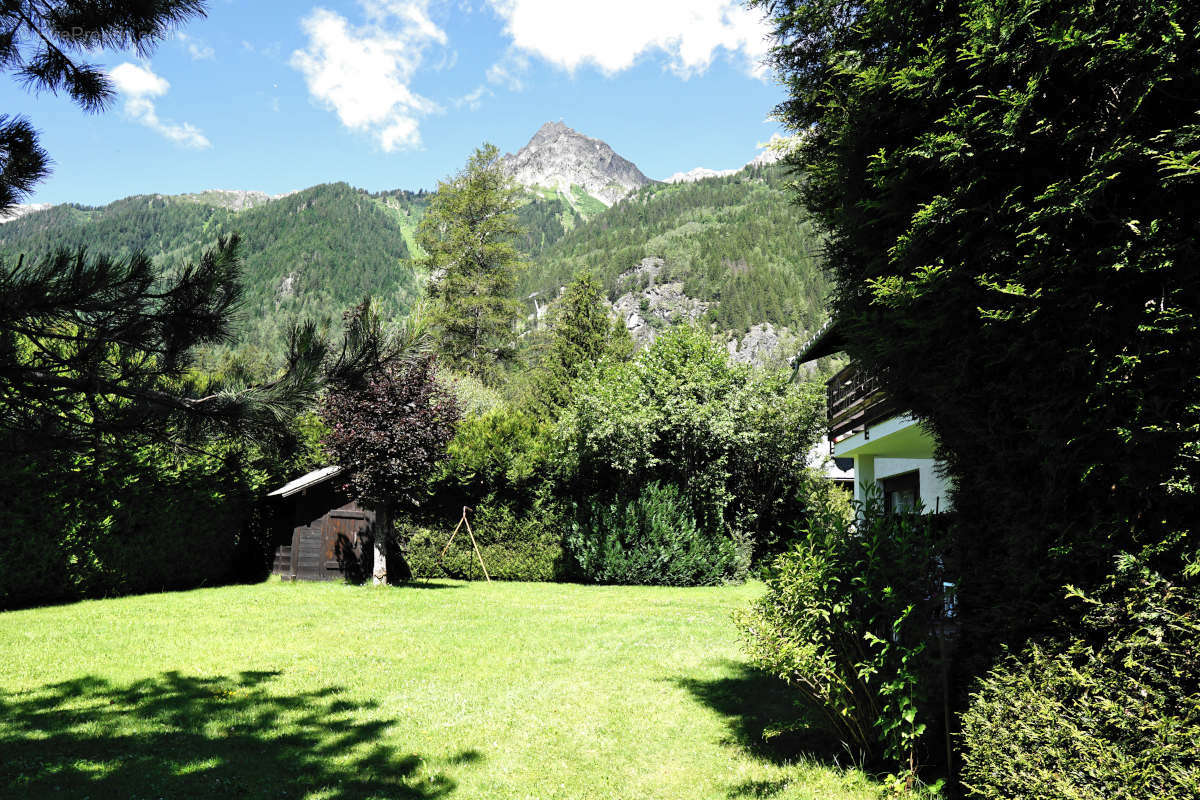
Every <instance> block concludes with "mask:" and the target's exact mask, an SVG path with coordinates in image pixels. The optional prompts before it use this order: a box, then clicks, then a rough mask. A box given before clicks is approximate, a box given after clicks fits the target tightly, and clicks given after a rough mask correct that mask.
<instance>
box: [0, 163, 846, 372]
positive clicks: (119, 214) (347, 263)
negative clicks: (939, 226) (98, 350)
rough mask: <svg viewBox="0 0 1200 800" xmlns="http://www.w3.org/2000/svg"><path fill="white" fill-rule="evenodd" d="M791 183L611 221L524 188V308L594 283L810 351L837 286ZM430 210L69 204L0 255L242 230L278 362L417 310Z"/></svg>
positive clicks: (251, 299) (742, 178) (760, 179)
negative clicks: (326, 329)
mask: <svg viewBox="0 0 1200 800" xmlns="http://www.w3.org/2000/svg"><path fill="white" fill-rule="evenodd" d="M785 184H786V178H785V177H784V175H783V172H782V170H781V169H780V168H778V167H774V166H765V167H764V166H750V167H747V168H746V169H743V170H741V171H740V172H738V173H736V174H734V175H730V176H724V177H715V178H708V179H704V180H698V181H695V182H691V183H675V184H666V183H654V184H651V185H648V186H645V187H643V188H641V189H638V190H636V191H634V192H633V193H632V194H630V195H629V196H628V197H626V198H625V199H623V200H619V201H618V202H616V203H615V204H614V205H613V206H612V207H611V208H605V207H604V206H603V204H601V203H600V201H598V200H596V199H595V198H593V197H591V196H588V195H586V194H580V196H579V197H574V198H570V199H568V198H566V197H565V196H564V195H563V194H562V193H561V192H558V191H550V190H540V189H539V188H533V189H530V190H528V191H527V192H526V194H525V197H524V201H523V204H522V205H521V207H520V208H519V210H518V216H519V218H520V221H521V224H522V226H523V228H524V229H525V231H526V234H525V235H524V237H523V238H522V239H521V241H519V242H518V245H519V247H520V248H521V250H522V251H523V252H524V253H526V254H527V256H528V260H529V263H530V268H529V269H528V270H527V271H526V272H525V273H524V274H523V275H522V277H521V282H520V286H519V291H520V294H521V296H522V297H525V296H528V295H529V294H532V293H533V292H539V293H541V296H542V297H543V298H550V297H553V296H554V295H555V294H557V292H558V288H559V287H560V286H562V285H564V284H566V283H567V282H568V281H569V280H570V279H571V277H572V275H573V274H574V273H575V272H577V271H579V270H580V269H589V270H591V271H592V272H593V273H594V274H595V275H596V276H597V277H598V278H599V279H601V280H602V282H603V283H604V286H605V288H606V290H607V291H608V294H609V298H610V299H611V300H613V301H618V300H620V301H621V303H620V306H621V308H622V309H624V310H625V313H626V314H627V315H629V314H630V312H637V311H638V310H639V309H640V311H641V314H642V317H643V318H644V321H645V322H646V323H647V324H651V323H652V324H653V326H656V327H662V326H664V325H669V324H672V323H673V322H676V321H679V320H678V319H677V318H686V319H689V320H692V319H695V320H696V321H699V322H701V323H706V324H711V325H713V327H714V328H715V330H716V331H718V332H719V331H730V332H731V334H732V336H733V337H734V338H738V337H741V336H742V335H743V334H744V333H745V332H746V331H747V330H748V329H750V328H751V327H752V326H754V325H758V324H761V323H770V324H771V325H773V326H775V327H777V328H788V329H789V330H790V331H791V336H792V338H793V339H795V338H803V336H804V335H805V333H806V332H809V331H812V330H814V329H815V328H816V327H817V326H818V325H819V324H820V322H821V321H822V320H823V317H824V310H823V308H824V299H825V297H826V294H827V292H828V285H827V283H826V280H825V276H824V274H823V272H822V270H821V268H820V265H819V262H818V260H817V257H816V253H817V251H818V248H819V238H818V236H817V234H816V233H815V232H814V230H813V228H812V226H811V225H810V223H809V222H808V220H807V218H806V215H805V214H804V213H803V211H802V210H801V209H798V208H797V207H796V206H795V205H794V204H793V203H792V202H791V201H790V199H789V195H788V193H787V191H786V186H785ZM580 191H582V190H580ZM430 196H431V195H430V193H429V192H427V191H424V190H422V191H415V192H413V191H404V190H395V191H388V192H380V193H376V194H369V193H367V192H364V191H361V190H359V189H355V188H352V187H351V186H349V185H347V184H345V183H335V184H324V185H321V186H314V187H312V188H309V189H305V190H303V191H300V192H296V193H293V194H289V195H285V196H282V197H276V198H271V197H268V196H267V195H264V194H262V193H256V192H200V193H197V194H191V195H178V196H164V195H140V196H136V197H129V198H125V199H123V200H118V201H116V202H114V203H111V204H109V205H107V206H103V207H99V208H90V207H84V206H79V205H61V206H54V207H51V208H47V209H43V210H39V211H35V212H32V213H29V214H27V215H25V216H22V217H20V218H18V219H14V220H12V221H10V222H8V223H6V224H4V225H0V257H3V258H5V259H15V258H16V257H18V256H19V255H22V254H23V255H25V257H26V258H37V257H39V256H41V255H43V254H45V253H47V252H50V251H51V250H54V249H58V248H66V249H69V250H73V249H78V248H80V247H86V248H87V249H89V250H90V251H92V252H95V253H107V254H111V255H116V256H127V255H129V254H130V253H132V252H134V251H137V250H141V251H143V252H145V253H146V254H147V255H149V256H151V257H152V258H153V259H154V261H155V263H156V264H158V265H159V266H160V267H161V268H162V269H164V270H167V269H172V268H174V267H177V266H179V265H180V264H182V263H184V262H185V261H187V260H190V259H195V258H197V257H198V256H199V255H200V253H202V252H203V250H204V249H205V248H208V247H211V246H212V245H213V244H214V243H215V242H216V240H217V237H219V236H222V235H226V234H229V233H233V232H237V233H239V234H241V236H242V240H243V250H242V253H243V258H244V262H245V273H244V284H245V304H244V307H243V311H242V319H241V323H240V324H241V330H242V336H241V341H240V342H239V346H251V347H254V348H258V349H259V350H261V351H262V352H263V353H264V354H265V355H278V354H279V353H280V352H281V348H282V345H283V333H284V330H285V329H286V326H287V324H288V322H289V321H290V320H291V319H293V318H296V317H310V318H316V319H318V320H321V319H325V320H329V321H331V322H335V323H336V321H337V320H338V319H339V317H340V315H341V314H342V312H343V311H345V310H346V309H347V308H349V307H351V306H352V305H354V304H356V303H358V302H360V301H361V300H362V298H363V297H364V296H365V295H368V294H370V295H371V296H372V297H374V298H376V300H377V303H378V306H379V308H380V310H381V311H382V313H383V314H384V315H385V316H386V317H398V316H401V315H403V314H405V313H406V312H407V311H408V310H409V309H410V308H411V306H412V304H413V302H414V301H415V300H416V298H417V297H418V296H419V294H420V292H421V287H422V283H423V276H422V275H420V274H418V273H417V272H416V271H415V270H414V269H413V266H412V262H411V258H412V257H413V256H415V255H418V254H419V253H420V248H419V245H418V243H417V241H416V229H417V225H418V223H419V222H420V219H421V217H422V216H423V215H424V213H425V210H426V208H427V207H428V204H429V198H430ZM647 258H653V259H655V261H654V264H655V265H656V266H655V267H654V269H653V270H647V269H644V268H643V269H635V267H637V266H638V265H639V263H641V262H642V261H643V260H644V259H647ZM658 259H661V262H659V261H658ZM648 283H653V284H654V285H655V287H657V289H656V290H655V291H658V292H659V294H660V295H661V294H662V293H663V292H666V293H671V292H674V293H675V294H674V295H673V296H672V297H670V298H668V300H670V302H671V303H673V304H675V305H670V306H669V307H668V306H663V307H662V308H653V307H651V308H649V309H648V308H647V303H645V302H643V300H644V297H643V295H642V294H639V293H645V292H646V290H647V288H648V287H647V284H648ZM651 294H653V293H651ZM651 300H654V297H652V298H651ZM651 305H653V303H651ZM676 306H678V307H683V308H685V309H693V310H698V311H697V312H696V313H688V314H684V315H683V316H682V317H680V315H679V314H675V313H672V312H671V310H670V309H671V308H674V307H676ZM531 310H532V304H531ZM772 335H774V334H772Z"/></svg>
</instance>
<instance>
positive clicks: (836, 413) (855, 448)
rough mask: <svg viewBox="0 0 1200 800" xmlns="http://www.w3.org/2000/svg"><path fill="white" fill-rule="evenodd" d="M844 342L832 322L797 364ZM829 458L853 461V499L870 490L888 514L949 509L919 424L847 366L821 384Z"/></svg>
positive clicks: (928, 441) (931, 450) (840, 347)
mask: <svg viewBox="0 0 1200 800" xmlns="http://www.w3.org/2000/svg"><path fill="white" fill-rule="evenodd" d="M844 347H845V343H844V341H843V339H842V337H841V335H840V334H839V332H838V329H837V326H836V325H835V324H833V322H832V321H831V322H830V323H827V324H826V325H825V327H823V328H822V329H821V330H820V331H818V332H817V334H816V336H814V337H813V338H812V339H810V340H809V342H808V343H807V344H806V345H805V346H804V348H803V349H802V350H801V351H800V354H799V355H798V356H797V357H796V364H797V368H799V365H801V364H804V363H807V362H809V361H815V360H816V359H818V358H824V357H826V356H831V355H834V354H835V353H839V352H841V351H842V350H843V349H844ZM825 391H826V409H827V413H828V416H829V442H830V454H831V455H832V456H833V457H834V459H835V460H837V459H844V458H849V459H853V462H854V499H855V500H858V501H862V500H863V499H865V497H866V493H867V492H868V491H869V490H870V489H871V487H874V486H877V487H878V488H879V489H880V490H881V491H882V492H883V499H884V504H885V506H886V507H887V508H889V509H893V510H903V509H906V508H907V509H911V508H914V507H915V506H916V505H917V503H918V501H919V503H920V506H921V509H922V510H923V511H925V512H926V513H936V512H941V511H949V510H950V498H949V493H950V483H949V481H948V480H947V479H946V478H944V477H942V476H941V474H940V472H941V469H940V466H941V465H940V463H939V462H938V461H937V459H935V458H934V441H933V437H932V436H931V435H930V434H929V432H928V431H927V430H926V429H925V427H924V425H923V424H922V423H921V422H919V421H918V420H915V419H913V417H912V416H911V415H910V414H908V413H907V412H906V411H905V409H903V408H900V407H899V406H897V405H896V404H895V403H893V402H892V401H891V400H890V399H889V398H888V396H887V395H886V394H884V393H883V392H882V391H881V390H880V388H879V385H878V383H877V382H876V381H875V380H874V378H872V377H871V376H869V375H865V374H864V373H862V372H860V371H859V369H858V367H857V366H856V365H855V364H853V363H851V364H850V365H849V366H847V367H846V368H845V369H843V370H842V371H840V372H839V373H837V374H836V375H834V376H833V377H832V378H830V379H829V381H828V382H827V383H826V385H825Z"/></svg>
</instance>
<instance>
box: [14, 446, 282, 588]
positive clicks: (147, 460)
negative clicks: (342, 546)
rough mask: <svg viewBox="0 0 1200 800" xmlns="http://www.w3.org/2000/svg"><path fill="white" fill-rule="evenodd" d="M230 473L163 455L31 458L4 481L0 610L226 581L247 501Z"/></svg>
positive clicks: (249, 510) (242, 540) (251, 546)
mask: <svg viewBox="0 0 1200 800" xmlns="http://www.w3.org/2000/svg"><path fill="white" fill-rule="evenodd" d="M241 480H242V478H241V472H240V470H239V469H237V467H236V466H235V465H231V464H229V463H228V462H226V463H222V461H220V460H200V459H192V460H189V461H182V462H181V461H176V460H173V459H171V458H170V457H168V456H166V455H165V454H164V453H162V452H160V451H156V450H153V449H143V450H139V451H134V452H105V453H103V454H101V455H100V456H99V457H98V456H97V455H96V454H95V453H90V454H85V455H71V456H62V455H60V456H54V457H52V456H45V457H41V458H29V459H26V460H24V461H23V462H21V463H19V464H15V465H13V464H10V465H9V467H8V469H7V470H6V472H5V474H4V475H3V477H0V498H2V499H0V530H2V531H3V533H2V534H0V565H2V567H0V608H14V607H21V606H29V605H36V604H41V603H49V602H61V601H68V600H77V599H81V598H85V597H108V596H115V595H123V594H131V593H136V592H152V591H162V590H166V589H179V588H188V587H194V586H200V585H204V584H212V583H220V582H227V581H229V580H231V579H233V578H235V577H237V576H238V575H239V556H241V555H245V554H246V553H247V552H249V553H252V554H253V557H252V560H255V561H261V548H260V547H258V546H256V545H255V543H253V542H251V541H249V539H250V538H251V537H249V536H248V535H247V534H245V533H244V531H245V530H247V529H248V527H249V522H250V519H251V518H252V516H253V513H254V510H255V509H254V507H253V505H252V497H253V495H252V493H251V491H250V490H249V488H248V487H246V486H244V485H242V484H241V483H240V481H241Z"/></svg>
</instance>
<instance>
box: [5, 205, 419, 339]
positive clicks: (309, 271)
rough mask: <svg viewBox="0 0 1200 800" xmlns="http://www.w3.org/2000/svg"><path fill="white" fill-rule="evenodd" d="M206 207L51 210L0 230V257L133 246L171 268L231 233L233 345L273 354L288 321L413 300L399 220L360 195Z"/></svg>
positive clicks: (395, 310)
mask: <svg viewBox="0 0 1200 800" xmlns="http://www.w3.org/2000/svg"><path fill="white" fill-rule="evenodd" d="M206 201H207V202H206ZM212 201H213V197H212V194H211V193H202V194H199V195H188V196H181V197H168V196H162V195H142V196H137V197H130V198H126V199H124V200H118V201H117V202H115V203H111V204H109V205H107V206H104V207H101V208H86V207H83V206H74V205H64V206H55V207H53V208H50V209H47V210H44V211H40V212H37V213H34V214H30V215H27V216H24V217H22V218H20V219H17V220H14V221H12V222H10V223H8V224H6V225H4V226H3V227H0V254H2V255H3V256H4V257H5V258H7V259H12V258H15V257H16V256H18V255H19V254H25V256H26V257H27V258H30V257H33V258H36V257H39V256H41V255H43V254H45V253H47V252H50V251H51V250H54V249H58V248H66V249H71V250H73V249H78V248H80V247H86V248H87V249H89V250H90V251H93V252H97V253H108V254H111V255H117V256H126V255H129V254H130V253H132V252H134V251H136V250H141V251H143V252H145V253H146V254H147V255H149V256H151V257H152V258H153V259H154V261H155V263H156V264H158V265H159V266H160V267H161V268H163V269H171V268H173V267H176V266H178V265H180V264H181V263H183V262H184V261H186V260H189V259H195V258H196V257H198V256H199V255H200V253H201V252H203V250H204V249H205V248H207V247H211V246H212V245H213V243H214V242H216V240H217V237H219V236H222V235H225V234H229V233H233V232H236V233H239V234H241V236H242V242H243V248H242V255H243V259H244V262H245V280H244V285H245V304H244V308H243V318H242V322H241V325H242V329H243V331H244V338H243V341H244V343H248V344H252V345H255V346H258V347H263V348H265V349H267V350H269V351H278V349H279V347H280V345H281V336H282V333H283V331H284V329H285V327H286V324H287V322H288V320H289V319H291V318H293V317H295V316H309V317H315V318H318V319H324V318H327V319H333V320H336V319H337V318H338V317H339V316H340V314H341V313H342V311H343V310H345V309H346V308H348V307H350V306H351V305H354V304H355V303H358V302H360V301H361V300H362V298H363V296H365V295H367V294H371V295H372V296H374V297H376V298H377V299H378V300H379V302H380V305H381V308H382V310H383V311H384V312H385V313H388V314H393V315H396V314H402V313H404V312H405V311H407V309H408V308H409V306H410V305H411V303H412V301H413V300H414V299H415V297H416V294H417V292H418V290H419V281H418V279H417V276H416V275H414V274H413V271H412V269H411V267H410V266H409V264H408V258H409V257H410V255H411V250H410V247H409V244H408V243H407V241H406V231H405V229H404V226H402V225H401V224H399V222H398V219H397V217H398V216H399V215H398V214H397V212H396V211H395V210H394V209H388V208H386V207H385V206H384V205H383V203H382V202H380V201H379V200H377V199H376V198H373V197H371V196H370V195H368V194H366V193H364V192H361V191H359V190H357V189H353V188H351V187H350V186H348V185H347V184H344V183H336V184H325V185H321V186H314V187H312V188H310V189H305V190H304V191H301V192H296V193H294V194H290V195H286V196H284V197H281V198H276V199H273V200H270V201H269V202H263V203H262V204H260V205H255V206H253V207H250V208H247V209H246V210H244V211H240V212H235V211H233V210H231V209H230V208H227V207H224V206H222V205H214V204H212ZM413 202H414V203H415V202H416V201H413Z"/></svg>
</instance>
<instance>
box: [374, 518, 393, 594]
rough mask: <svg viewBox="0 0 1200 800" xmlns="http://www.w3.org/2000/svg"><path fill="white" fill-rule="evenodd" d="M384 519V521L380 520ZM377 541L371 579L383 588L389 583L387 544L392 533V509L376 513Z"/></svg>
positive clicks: (375, 542)
mask: <svg viewBox="0 0 1200 800" xmlns="http://www.w3.org/2000/svg"><path fill="white" fill-rule="evenodd" d="M381 517H382V519H380V518H381ZM375 520H376V523H375V529H376V530H375V541H374V544H373V549H374V550H375V567H374V569H372V570H371V577H372V579H373V582H374V584H375V585H376V586H383V585H385V584H386V583H387V582H388V574H387V542H388V539H389V538H390V534H391V532H392V514H391V509H385V508H381V509H379V511H377V512H376V513H375Z"/></svg>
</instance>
